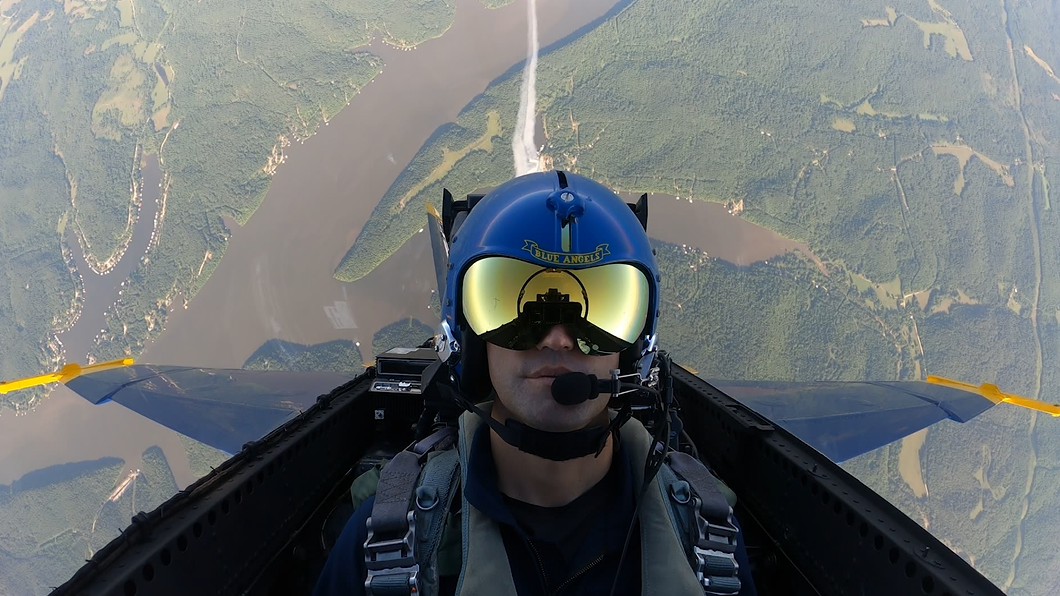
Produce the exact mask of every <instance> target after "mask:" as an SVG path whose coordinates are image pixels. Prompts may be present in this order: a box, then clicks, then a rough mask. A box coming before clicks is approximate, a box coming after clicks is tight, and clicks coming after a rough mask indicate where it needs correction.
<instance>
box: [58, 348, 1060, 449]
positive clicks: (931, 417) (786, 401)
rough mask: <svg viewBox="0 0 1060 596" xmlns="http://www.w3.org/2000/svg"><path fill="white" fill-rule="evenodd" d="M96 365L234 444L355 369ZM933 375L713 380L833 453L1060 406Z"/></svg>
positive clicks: (192, 425)
mask: <svg viewBox="0 0 1060 596" xmlns="http://www.w3.org/2000/svg"><path fill="white" fill-rule="evenodd" d="M115 364H117V363H115ZM99 367H102V370H97V371H94V372H88V371H87V369H86V370H85V371H83V372H81V373H80V374H79V376H73V378H67V377H64V378H63V379H62V380H63V382H65V383H66V385H67V386H68V387H69V388H71V389H73V390H74V391H75V392H77V393H78V394H80V395H81V396H82V397H84V398H85V399H87V400H89V401H90V402H92V403H94V404H98V403H104V402H106V401H115V402H118V403H120V404H122V405H123V406H125V407H127V408H129V409H131V410H133V411H135V412H137V413H139V414H141V415H143V416H146V417H147V418H150V419H151V420H154V421H156V422H158V423H160V424H162V425H164V426H167V427H169V428H171V429H173V430H175V431H177V432H180V433H182V434H185V435H187V436H189V437H192V438H194V439H196V440H198V441H202V442H203V443H206V444H208V445H211V446H213V447H216V448H218V449H221V450H223V451H225V452H228V453H235V452H236V451H239V450H240V449H241V448H242V446H243V444H245V443H247V442H248V441H254V440H257V439H260V438H261V437H263V436H265V435H266V434H267V433H268V432H269V431H271V430H273V429H274V428H276V427H277V426H279V425H280V424H282V423H283V422H285V421H287V420H289V419H290V418H292V417H294V416H295V415H297V414H298V412H299V411H301V410H303V409H305V408H307V407H308V406H309V405H310V404H312V403H313V401H314V400H315V399H316V398H317V397H318V396H320V395H323V394H327V393H329V392H330V391H331V390H333V389H334V388H336V387H339V386H341V385H344V384H346V383H347V382H348V381H350V380H352V379H353V378H354V375H352V374H344V373H333V372H289V371H257V370H242V369H207V368H188V367H177V366H160V365H143V364H140V365H131V366H124V365H120V364H119V365H118V366H117V367H114V368H106V366H105V365H97V368H99ZM58 374H59V373H56V375H58ZM929 380H932V381H933V382H923V381H884V382H811V383H788V382H776V381H725V380H708V381H707V382H708V383H710V384H711V385H712V386H713V387H714V388H716V389H718V390H720V391H722V392H723V393H725V394H727V395H729V396H730V397H732V398H734V399H736V400H738V401H740V402H741V403H743V404H744V405H745V406H747V407H748V408H750V409H752V410H753V411H755V412H756V413H758V414H759V415H761V416H762V417H764V418H766V419H768V420H769V421H770V422H772V423H773V424H776V425H779V426H781V427H782V428H784V429H786V430H787V431H788V432H790V433H792V434H794V435H795V436H796V437H798V438H799V439H801V440H802V441H804V442H805V443H806V444H807V445H809V446H811V447H813V448H814V449H816V450H818V451H820V452H821V453H822V454H824V455H825V456H827V457H828V458H829V459H831V460H832V461H835V462H842V461H845V460H848V459H850V458H852V457H855V456H858V455H861V454H862V453H866V452H868V451H872V450H873V449H876V448H878V447H881V446H883V445H887V444H888V443H892V442H894V441H897V440H898V439H901V438H903V437H906V436H908V435H910V434H912V433H914V432H916V431H918V430H920V429H923V428H927V427H928V426H931V425H932V424H934V423H936V422H939V421H941V420H944V419H950V420H954V421H956V422H966V421H968V420H971V419H972V418H974V417H976V416H978V415H979V414H981V413H982V412H983V411H985V410H987V409H989V408H990V407H991V406H993V405H994V404H996V403H999V402H1001V401H1008V402H1012V403H1015V404H1017V405H1021V406H1024V407H1034V408H1036V409H1043V410H1046V411H1048V412H1049V413H1051V414H1053V415H1054V416H1055V415H1060V406H1055V405H1050V404H1042V403H1041V402H1033V401H1032V400H1027V399H1025V398H1020V397H1019V396H1012V395H1009V394H1005V393H1003V392H1001V391H1000V390H998V389H997V387H996V386H994V385H989V384H984V385H982V386H973V385H967V384H964V383H960V382H957V381H950V380H947V379H940V378H936V377H931V378H929ZM1024 402H1026V403H1024ZM1054 410H1055V411H1054Z"/></svg>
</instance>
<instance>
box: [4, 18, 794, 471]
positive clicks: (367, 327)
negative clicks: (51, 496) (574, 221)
mask: <svg viewBox="0 0 1060 596" xmlns="http://www.w3.org/2000/svg"><path fill="white" fill-rule="evenodd" d="M614 5H615V0H578V1H577V2H565V1H563V0H539V1H538V8H539V10H538V18H539V23H538V25H539V35H540V41H541V45H542V47H547V46H548V45H549V44H552V43H555V42H557V41H558V40H562V39H564V38H565V37H566V36H569V35H570V34H571V33H572V32H574V31H576V30H577V29H578V28H580V27H583V26H585V25H586V24H588V23H591V22H593V21H595V20H597V19H599V18H601V17H602V16H603V15H605V14H606V13H607V12H608V11H609V10H611V9H612V8H613V7H614ZM380 46H382V47H380ZM370 50H371V51H373V52H375V53H377V54H378V55H380V56H381V57H382V58H383V60H384V62H385V67H384V71H383V73H382V74H380V75H379V76H378V77H377V79H376V80H375V81H373V82H372V83H371V84H370V85H368V86H367V87H366V88H365V89H364V90H363V91H362V92H361V93H360V94H359V95H358V96H357V97H355V98H354V100H353V101H352V103H351V105H350V106H349V107H347V108H346V109H344V110H343V111H342V112H340V113H339V114H337V115H336V116H335V117H334V118H332V119H331V120H330V121H329V122H328V125H327V126H322V127H321V128H320V130H319V132H318V133H317V134H316V135H314V136H313V137H312V138H310V139H308V140H306V141H305V142H304V143H302V144H295V145H293V146H291V147H288V148H286V149H285V156H286V161H285V162H284V164H283V165H282V166H280V167H279V169H278V171H277V172H276V175H275V177H274V179H273V182H272V186H271V188H270V190H269V193H268V195H267V197H266V199H265V201H264V202H263V204H262V205H261V207H260V208H259V209H258V210H257V212H256V213H255V214H254V216H253V217H252V218H251V219H250V220H249V222H248V223H247V224H246V225H245V226H242V227H238V226H236V225H235V224H234V223H232V222H229V227H230V229H231V232H232V235H231V238H230V242H229V246H228V248H227V250H226V252H225V255H224V258H223V259H222V260H221V262H220V264H219V265H218V267H217V269H216V270H215V272H214V273H213V275H212V276H211V278H210V280H209V281H208V282H207V283H206V284H205V286H204V287H203V288H202V290H200V292H199V293H198V294H197V295H196V296H195V297H194V298H193V299H192V300H191V301H190V303H189V305H188V308H187V309H183V308H178V309H175V311H174V312H172V313H171V314H170V317H169V319H168V321H167V322H166V327H165V331H164V332H163V333H162V335H161V336H160V337H159V338H158V339H157V340H156V341H154V342H151V343H149V344H148V346H147V348H146V350H145V352H144V354H143V355H142V356H141V357H140V358H139V361H140V362H151V363H164V364H181V365H193V366H208V367H215V368H222V367H240V366H241V365H242V364H243V363H244V362H245V360H246V359H247V358H248V357H249V356H250V355H251V354H252V353H253V352H254V351H255V350H256V349H257V348H258V347H260V346H261V345H262V344H263V343H265V342H266V341H267V340H270V339H273V338H280V339H283V340H286V341H291V342H296V343H300V344H315V343H320V342H325V341H330V340H334V339H347V340H353V341H357V342H360V344H361V346H362V347H363V348H364V349H365V350H367V349H368V346H370V345H371V340H372V336H373V335H374V333H375V332H376V331H377V330H378V329H379V328H381V327H382V326H384V325H387V324H389V323H391V322H393V321H395V320H397V319H399V318H401V317H405V316H414V317H417V318H419V319H420V320H422V321H424V322H426V323H428V324H431V325H433V321H434V320H436V319H435V315H434V313H432V312H431V311H430V309H429V304H430V294H431V291H432V290H433V289H434V281H433V280H434V273H433V267H432V264H431V263H432V261H431V256H430V243H429V239H428V235H427V234H426V233H421V234H418V235H416V236H414V237H413V238H412V240H410V241H409V242H408V243H406V245H405V246H404V247H402V248H401V249H400V250H399V251H398V252H397V253H395V254H394V255H393V256H392V257H391V258H389V259H388V260H387V261H385V262H384V263H383V264H382V265H381V266H380V267H379V268H377V269H376V270H375V271H374V272H372V273H371V274H370V275H368V276H366V277H365V278H364V279H361V280H359V281H357V282H355V283H342V282H339V281H338V280H336V279H335V278H334V277H333V275H332V273H333V271H334V269H335V267H336V266H337V265H338V263H339V262H340V261H341V259H342V257H343V255H344V254H345V253H346V250H347V249H348V248H349V246H350V245H351V244H352V243H353V241H354V239H355V238H356V237H357V234H358V232H359V231H360V229H361V227H362V226H363V225H364V223H365V222H366V221H367V219H368V217H369V215H370V214H371V212H372V209H373V208H374V207H375V205H376V203H377V202H378V200H379V197H381V196H383V194H384V193H385V192H386V190H387V188H388V187H389V186H390V184H391V183H392V182H393V181H394V180H395V179H396V177H397V176H398V174H400V172H401V170H402V169H403V168H404V167H405V165H406V164H407V163H408V162H409V161H410V160H411V159H412V158H413V156H414V155H415V154H416V152H417V151H418V150H419V148H420V147H421V146H422V145H423V143H424V142H425V141H426V140H427V139H428V137H430V135H431V134H433V133H434V131H435V130H437V128H438V127H439V126H442V125H444V124H446V123H448V122H451V121H454V120H455V119H456V117H457V115H458V113H459V112H460V110H461V109H463V108H464V107H465V106H466V105H467V104H468V103H470V102H471V101H472V100H473V99H474V98H475V96H477V95H478V94H480V93H481V92H482V91H483V90H484V89H485V87H486V86H487V85H488V84H489V83H490V82H491V81H492V80H494V79H495V78H497V77H498V76H500V75H501V74H502V73H504V72H505V71H506V70H508V69H509V68H511V67H512V65H515V64H518V63H519V62H520V61H522V60H524V59H525V56H526V51H527V48H526V9H525V5H524V4H523V3H522V2H516V3H514V4H511V5H509V6H507V7H504V8H501V9H496V10H487V9H485V8H483V7H482V6H481V4H480V3H479V1H478V0H457V11H456V19H455V22H454V24H453V26H452V27H451V28H450V30H449V31H448V32H446V33H445V35H444V36H442V37H441V38H438V39H435V40H431V41H428V42H425V43H423V44H422V45H421V46H419V47H418V48H416V49H415V50H413V51H401V50H396V49H393V48H389V47H387V46H385V45H382V44H380V43H378V42H376V43H374V44H372V47H371V48H370ZM159 175H160V173H159V172H158V170H157V167H153V164H151V163H149V164H147V166H145V168H144V179H145V182H144V186H145V187H146V188H147V189H148V190H149V191H152V192H154V193H156V194H157V185H158V181H157V178H158V177H159ZM146 199H151V197H150V196H147V197H145V201H144V204H145V207H144V213H143V214H141V219H140V221H139V223H138V224H137V226H136V233H135V234H134V238H133V241H132V244H131V245H130V249H129V252H128V253H127V255H126V257H125V259H123V261H122V262H121V263H119V265H118V267H117V268H116V269H115V270H114V272H113V273H111V274H109V275H107V276H104V277H100V278H98V279H96V278H94V277H92V276H87V275H86V280H85V286H86V289H85V292H86V298H87V300H88V302H86V305H85V309H84V313H83V315H82V320H79V321H78V323H77V326H76V328H75V329H71V330H70V332H67V333H65V334H63V336H62V341H63V342H64V344H65V345H66V347H67V350H68V353H69V355H70V358H69V359H70V360H73V361H78V360H79V359H80V360H83V357H82V356H81V355H83V354H84V353H85V352H86V351H88V349H89V347H88V346H90V345H91V342H92V341H93V340H94V338H95V334H96V333H98V332H99V329H101V328H102V327H103V325H102V320H103V311H104V310H105V309H107V308H109V306H110V305H111V304H113V301H114V300H115V299H116V298H117V295H118V294H117V293H118V292H119V291H120V285H119V284H120V282H121V281H122V280H124V279H125V278H126V277H127V276H128V274H129V272H130V271H131V270H132V269H131V268H132V266H133V265H134V264H135V263H136V262H137V260H138V259H139V256H142V254H143V249H144V248H145V247H146V246H147V244H146V243H147V240H146V238H149V236H150V230H151V223H152V222H153V211H151V212H150V213H148V207H147V205H148V204H150V205H151V207H150V209H154V204H155V201H154V200H153V199H151V200H146ZM651 204H652V210H651V217H650V218H649V219H650V225H651V228H650V232H651V234H652V236H653V237H656V238H659V239H661V240H664V241H667V242H674V243H678V244H689V245H691V246H696V247H697V248H700V249H702V250H705V251H707V252H708V253H709V254H711V255H712V256H715V257H718V258H721V259H724V260H729V261H732V262H734V263H737V264H749V263H750V262H753V261H757V260H761V259H767V258H770V257H772V256H774V255H776V254H779V253H782V252H785V251H787V250H797V249H799V248H800V246H799V245H797V244H795V243H793V242H791V241H788V240H786V239H784V238H781V237H779V236H777V235H776V234H774V233H772V232H770V231H768V230H765V229H763V228H758V227H757V226H754V225H752V224H750V223H748V222H746V221H743V220H741V219H740V218H738V217H733V216H732V215H730V214H729V213H728V212H727V210H726V209H725V208H724V207H722V206H721V205H716V204H709V203H705V202H701V201H695V202H693V203H689V202H688V201H687V200H675V199H674V198H673V197H666V196H663V195H655V196H654V197H653V199H652V203H651ZM144 226H146V231H147V234H146V235H145V234H144V233H143V229H144ZM141 243H142V245H141ZM73 249H74V251H75V253H76V252H79V251H78V249H77V247H76V244H75V245H74V246H73ZM77 258H78V267H79V269H80V270H81V271H87V267H85V265H84V263H83V260H81V257H80V255H78V256H77ZM126 267H128V269H126ZM175 304H180V301H177V302H175ZM67 336H69V337H67ZM363 356H364V358H365V359H366V360H368V359H371V355H370V354H367V353H365V354H363ZM156 444H157V445H160V446H161V447H162V448H163V451H164V452H165V454H166V457H167V458H168V459H169V463H170V465H171V466H172V468H173V471H174V476H175V478H176V480H177V484H178V486H181V487H183V486H186V485H187V484H189V483H190V482H191V481H193V480H194V477H193V476H192V474H191V471H190V468H189V466H188V462H187V456H186V454H185V453H184V450H183V449H182V448H181V446H180V443H179V440H178V439H177V435H176V434H175V433H174V432H172V431H169V430H167V429H164V428H163V427H161V426H159V425H157V424H155V423H153V422H150V421H147V420H144V419H142V418H140V417H139V416H137V415H135V414H133V413H132V412H130V411H128V410H125V409H124V408H122V407H121V406H118V405H116V404H108V405H105V406H89V405H88V404H87V402H85V401H84V400H82V399H80V398H78V397H77V396H75V395H73V394H72V393H71V392H70V391H69V390H67V389H65V387H61V388H59V389H57V390H56V391H55V392H53V394H52V395H51V397H50V398H49V399H47V400H45V402H44V403H43V404H41V405H40V406H38V407H37V408H36V409H35V410H33V411H32V412H29V413H28V414H27V415H26V416H19V417H17V418H16V417H14V416H5V417H0V454H3V455H0V483H10V481H11V480H14V479H17V478H19V477H20V476H22V475H23V474H25V473H26V472H29V471H32V470H34V469H37V468H40V467H44V466H48V465H53V464H57V463H65V462H69V461H79V460H85V459H92V458H96V457H102V456H105V455H113V456H118V457H122V458H124V459H126V462H127V465H128V466H130V467H133V466H136V465H138V463H139V455H140V453H141V452H142V451H143V450H145V449H146V448H148V447H150V446H151V445H156Z"/></svg>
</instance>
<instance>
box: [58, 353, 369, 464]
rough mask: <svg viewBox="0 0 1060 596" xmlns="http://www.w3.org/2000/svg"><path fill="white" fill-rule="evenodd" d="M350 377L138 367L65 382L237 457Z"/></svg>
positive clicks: (89, 396)
mask: <svg viewBox="0 0 1060 596" xmlns="http://www.w3.org/2000/svg"><path fill="white" fill-rule="evenodd" d="M353 378H354V375H352V374H343V373H332V372H289V371H272V370H241V369H208V368H187V367H179V366H156V365H146V364H138V365H134V366H125V367H122V368H113V369H110V370H102V371H99V372H93V373H91V374H84V375H81V376H79V377H77V378H74V379H72V380H69V381H67V382H66V385H67V387H69V388H70V389H73V390H74V391H75V392H77V393H78V394H79V395H81V396H82V397H84V398H85V399H87V400H88V401H90V402H92V403H93V404H100V403H105V402H107V401H115V402H117V403H119V404H121V405H123V406H125V407H127V408H129V409H130V410H133V411H134V412H136V413H138V414H140V415H141V416H145V417H147V418H150V419H151V420H154V421H155V422H158V423H159V424H162V425H163V426H166V427H168V428H171V429H173V430H175V431H177V432H179V433H181V434H184V435H187V436H189V437H191V438H193V439H195V440H197V441H201V442H203V443H206V444H207V445H210V446H212V447H216V448H217V449H220V450H222V451H224V452H226V453H235V452H237V451H239V450H240V449H241V448H242V446H243V445H244V444H245V443H247V442H248V441H254V440H257V439H260V438H261V437H263V436H265V435H266V434H267V433H268V432H269V431H271V430H272V429H274V428H276V427H277V426H279V425H280V424H282V423H283V422H286V421H287V420H289V419H291V418H293V417H294V416H296V415H297V414H298V412H299V411H301V410H303V409H305V408H307V407H309V406H310V405H311V404H312V403H313V402H314V401H315V400H316V398H317V397H318V396H320V395H324V394H327V393H328V392H330V391H331V390H332V389H334V388H335V387H338V386H340V385H343V384H345V383H347V382H348V381H350V380H351V379H353Z"/></svg>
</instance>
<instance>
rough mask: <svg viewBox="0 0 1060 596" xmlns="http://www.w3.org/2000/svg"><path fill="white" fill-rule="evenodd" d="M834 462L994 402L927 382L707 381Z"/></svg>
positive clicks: (960, 418)
mask: <svg viewBox="0 0 1060 596" xmlns="http://www.w3.org/2000/svg"><path fill="white" fill-rule="evenodd" d="M707 382H708V383H710V384H711V385H713V386H714V387H715V388H717V389H719V390H720V391H722V392H723V393H725V394H727V395H729V396H730V397H732V398H733V399H736V400H737V401H739V402H741V403H743V404H744V405H746V406H747V407H749V408H751V409H752V410H754V411H755V412H757V413H758V414H760V415H761V416H763V417H765V418H767V419H769V420H770V421H772V422H773V423H774V424H776V425H778V426H780V427H782V428H784V429H785V430H787V431H788V432H790V433H792V434H793V435H795V436H796V437H798V438H799V439H801V440H802V441H804V442H805V443H806V444H807V445H810V446H811V447H813V448H814V449H816V450H818V451H820V452H821V453H822V454H824V455H825V456H827V457H828V458H829V459H831V460H832V461H834V462H842V461H846V460H848V459H850V458H852V457H855V456H858V455H861V454H862V453H866V452H869V451H872V450H873V449H876V448H878V447H882V446H884V445H887V444H888V443H892V442H894V441H897V440H898V439H901V438H903V437H906V436H908V435H910V434H912V433H914V432H916V431H918V430H920V429H922V428H927V427H928V426H931V425H932V424H935V423H936V422H939V421H941V420H944V419H947V418H948V419H950V420H954V421H957V422H967V421H968V420H971V419H972V418H975V417H976V416H978V415H979V414H981V413H982V412H984V411H985V410H987V409H988V408H990V407H991V406H993V405H994V402H992V401H990V400H989V399H986V398H985V397H982V396H980V395H978V394H976V393H972V392H969V391H963V390H960V389H954V388H951V387H946V386H942V385H936V384H932V383H926V382H923V381H895V382H817V383H785V382H773V381H707Z"/></svg>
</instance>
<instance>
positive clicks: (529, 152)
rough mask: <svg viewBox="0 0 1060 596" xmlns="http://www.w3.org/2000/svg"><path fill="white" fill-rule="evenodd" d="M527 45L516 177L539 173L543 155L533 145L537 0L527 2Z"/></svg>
mask: <svg viewBox="0 0 1060 596" xmlns="http://www.w3.org/2000/svg"><path fill="white" fill-rule="evenodd" d="M526 14H527V24H528V30H527V45H528V46H529V49H530V57H529V59H528V60H527V61H526V68H525V69H523V86H522V91H521V95H520V97H519V115H518V117H517V118H516V122H515V131H514V133H513V134H512V158H513V160H514V161H515V175H516V176H522V175H523V174H529V173H530V172H536V171H537V169H538V162H539V159H540V156H539V155H538V154H537V147H536V146H535V145H534V125H535V124H536V120H535V116H536V112H537V50H538V43H537V0H527V4H526Z"/></svg>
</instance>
